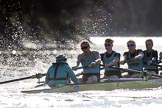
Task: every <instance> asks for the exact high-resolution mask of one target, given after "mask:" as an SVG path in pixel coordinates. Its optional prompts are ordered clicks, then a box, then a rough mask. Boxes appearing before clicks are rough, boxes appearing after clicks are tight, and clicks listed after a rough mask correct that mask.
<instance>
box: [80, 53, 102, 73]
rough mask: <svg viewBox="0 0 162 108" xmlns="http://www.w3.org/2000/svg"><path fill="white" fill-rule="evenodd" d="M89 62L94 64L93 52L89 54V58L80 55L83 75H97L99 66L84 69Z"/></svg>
mask: <svg viewBox="0 0 162 108" xmlns="http://www.w3.org/2000/svg"><path fill="white" fill-rule="evenodd" d="M91 62H95V52H90V57H89V58H87V57H86V56H85V54H84V53H83V54H82V57H81V64H82V66H83V67H85V68H83V72H84V73H99V72H100V64H96V66H94V67H86V66H88V65H89V64H90V63H91Z"/></svg>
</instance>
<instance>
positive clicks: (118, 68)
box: [111, 67, 162, 77]
mask: <svg viewBox="0 0 162 108" xmlns="http://www.w3.org/2000/svg"><path fill="white" fill-rule="evenodd" d="M111 68H112V69H117V70H122V71H124V72H131V73H142V74H143V75H145V76H156V77H162V75H157V74H152V73H150V72H147V71H138V70H133V69H124V68H120V67H111Z"/></svg>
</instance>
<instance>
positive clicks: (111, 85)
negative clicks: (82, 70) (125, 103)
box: [21, 79, 162, 93]
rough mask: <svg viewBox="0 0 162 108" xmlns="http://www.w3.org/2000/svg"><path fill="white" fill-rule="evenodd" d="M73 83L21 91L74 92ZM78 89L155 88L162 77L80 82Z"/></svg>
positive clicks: (161, 83)
mask: <svg viewBox="0 0 162 108" xmlns="http://www.w3.org/2000/svg"><path fill="white" fill-rule="evenodd" d="M73 86H74V85H66V86H62V87H57V88H50V87H47V86H46V88H44V89H33V90H26V91H21V92H22V93H67V92H75V90H73ZM79 86H80V90H79V91H89V90H93V91H94V90H104V91H110V90H115V89H137V90H139V89H148V88H157V87H160V86H162V79H154V80H147V81H146V80H122V81H107V82H101V83H94V84H81V85H79Z"/></svg>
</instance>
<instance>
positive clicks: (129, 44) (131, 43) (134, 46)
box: [127, 42, 136, 53]
mask: <svg viewBox="0 0 162 108" xmlns="http://www.w3.org/2000/svg"><path fill="white" fill-rule="evenodd" d="M127 47H128V50H129V52H130V53H133V52H134V51H135V49H136V45H135V44H134V43H133V42H129V43H128V44H127Z"/></svg>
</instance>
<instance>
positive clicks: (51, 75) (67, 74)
mask: <svg viewBox="0 0 162 108" xmlns="http://www.w3.org/2000/svg"><path fill="white" fill-rule="evenodd" d="M66 61H67V59H66V58H65V56H64V55H58V56H56V63H52V66H50V67H49V69H48V71H47V74H46V78H45V83H46V84H48V85H49V86H50V87H57V86H60V85H66V84H68V83H69V78H70V79H71V80H72V81H73V82H74V83H75V84H78V83H79V82H78V79H77V78H76V76H75V74H74V72H73V71H72V69H71V68H70V67H69V65H68V64H67V63H66Z"/></svg>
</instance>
